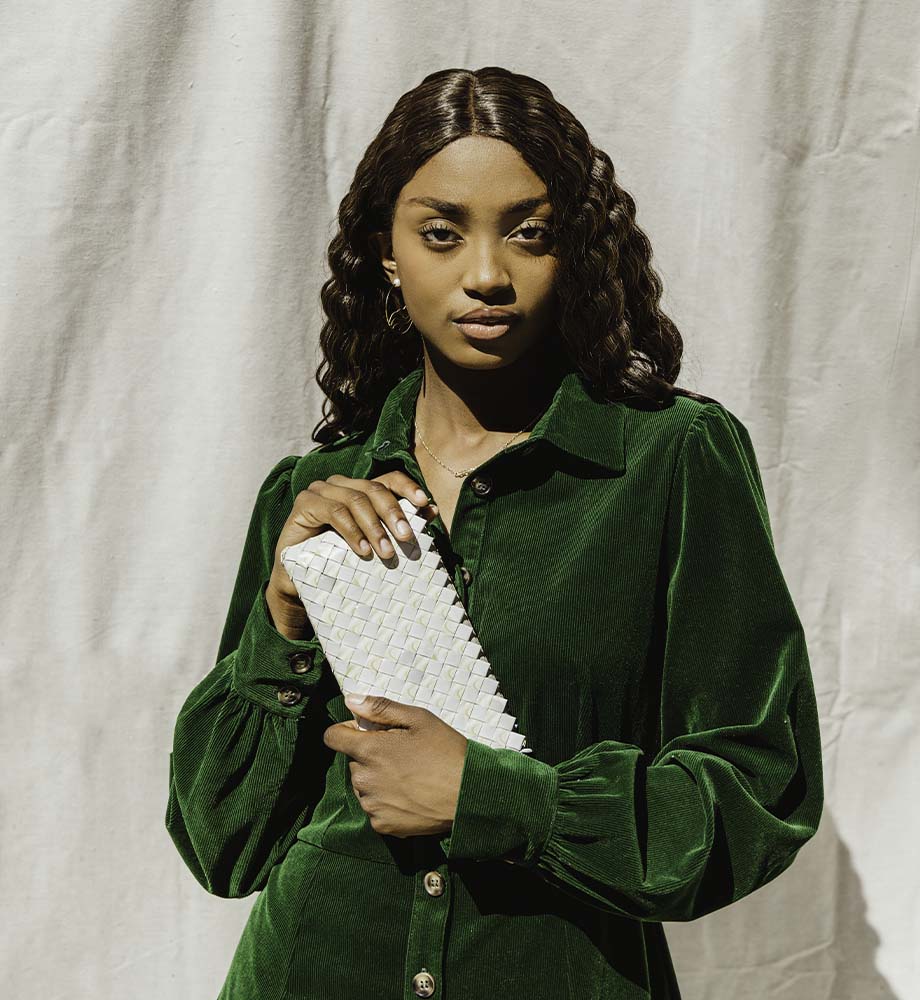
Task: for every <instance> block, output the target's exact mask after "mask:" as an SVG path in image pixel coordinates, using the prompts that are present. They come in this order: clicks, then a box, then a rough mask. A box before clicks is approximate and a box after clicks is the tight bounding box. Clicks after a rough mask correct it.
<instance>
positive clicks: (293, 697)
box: [278, 687, 303, 705]
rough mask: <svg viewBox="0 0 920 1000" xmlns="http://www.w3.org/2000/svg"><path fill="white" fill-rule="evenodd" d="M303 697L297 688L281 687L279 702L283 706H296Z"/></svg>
mask: <svg viewBox="0 0 920 1000" xmlns="http://www.w3.org/2000/svg"><path fill="white" fill-rule="evenodd" d="M301 698H303V695H302V694H301V693H300V691H298V690H297V688H295V687H280V688H278V701H280V702H281V704H282V705H296V704H297V702H299V701H300V699H301Z"/></svg>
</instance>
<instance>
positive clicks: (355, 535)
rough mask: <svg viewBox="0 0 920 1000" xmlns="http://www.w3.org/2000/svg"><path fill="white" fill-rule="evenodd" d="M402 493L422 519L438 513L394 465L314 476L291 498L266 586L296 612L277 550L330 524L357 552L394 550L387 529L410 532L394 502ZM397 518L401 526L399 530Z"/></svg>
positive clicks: (387, 554)
mask: <svg viewBox="0 0 920 1000" xmlns="http://www.w3.org/2000/svg"><path fill="white" fill-rule="evenodd" d="M401 497H405V498H406V499H407V500H409V501H411V502H412V503H413V504H415V505H416V507H418V510H417V511H416V513H417V514H418V515H419V516H420V517H423V518H425V519H426V520H428V519H431V518H433V517H435V516H436V515H437V513H438V507H437V504H435V503H434V501H433V500H432V501H431V502H429V498H428V497H427V496H426V495H425V491H424V490H423V489H422V488H421V487H420V486H419V484H418V483H417V482H416V481H415V480H414V479H411V478H410V477H409V476H407V475H406V473H405V472H400V471H399V470H398V469H393V470H392V471H390V472H384V473H382V474H381V475H379V476H376V477H375V478H374V479H350V478H349V477H348V476H343V475H340V474H339V473H334V474H333V475H331V476H330V477H329V478H328V479H315V480H314V481H313V482H312V483H310V485H309V486H308V487H307V488H306V489H305V490H301V491H300V492H299V493H298V494H297V496H296V497H294V505H293V507H292V509H291V513H290V514H289V515H288V518H287V520H286V521H285V522H284V525H283V527H282V528H281V534H280V535H279V536H278V541H277V543H276V544H275V561H274V566H273V567H272V572H271V577H270V579H269V586H270V587H271V588H272V590H273V591H274V594H275V595H276V596H277V598H278V602H279V603H280V602H281V601H285V602H286V603H287V604H288V605H290V606H291V607H292V608H293V609H294V611H295V617H296V616H299V615H300V610H299V608H300V596H299V594H298V592H297V588H296V587H295V586H294V583H293V581H292V580H291V578H290V576H289V575H288V573H287V570H286V569H285V568H284V566H283V565H282V562H281V550H282V549H284V548H285V547H286V546H288V545H296V544H298V543H299V542H303V541H306V539H308V538H313V536H314V535H319V534H321V533H322V532H324V531H328V530H329V529H330V528H331V529H332V530H334V531H336V532H337V533H338V534H339V535H341V536H342V538H344V539H345V541H346V542H348V544H349V545H350V546H351V547H352V549H354V551H355V552H356V553H357V554H358V555H359V556H361V558H362V559H373V558H374V554H375V553H376V555H378V556H379V557H380V558H381V559H382V560H384V561H385V560H387V559H392V558H393V556H394V555H395V553H396V549H395V546H394V545H393V543H392V542H391V541H390V535H389V534H387V531H388V530H389V532H390V534H392V536H393V537H394V538H396V539H398V540H399V541H401V542H406V543H410V542H413V541H414V539H415V536H414V535H413V534H412V528H411V527H410V526H409V523H408V521H406V519H405V518H406V515H405V513H404V512H403V509H402V507H401V506H400V505H399V500H400V498H401ZM400 521H402V522H403V523H404V524H405V529H404V530H402V531H400V529H399V527H398V524H399V522H400Z"/></svg>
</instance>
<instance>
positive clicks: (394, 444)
mask: <svg viewBox="0 0 920 1000" xmlns="http://www.w3.org/2000/svg"><path fill="white" fill-rule="evenodd" d="M422 374H423V364H419V365H418V367H417V368H414V369H413V370H412V371H411V372H409V373H408V375H405V376H404V377H403V378H402V379H401V380H400V381H399V382H397V383H396V385H395V386H394V387H393V388H392V389H391V390H390V392H389V394H388V395H387V397H386V399H385V400H384V403H383V407H382V409H381V411H380V416H379V418H378V421H377V426H376V428H375V429H374V431H373V433H372V434H371V435H370V437H369V438H368V440H367V442H366V443H365V445H364V448H363V449H362V451H361V457H360V459H359V462H358V466H359V467H358V468H357V469H356V470H355V476H357V477H358V478H361V479H365V478H371V475H370V474H371V472H372V470H373V469H374V467H375V466H374V463H375V462H380V463H382V462H384V461H386V460H387V459H390V458H392V457H393V456H394V455H396V454H397V453H398V452H400V451H403V452H407V451H409V430H410V428H411V426H412V422H413V420H414V418H415V403H416V400H417V399H418V394H419V391H420V389H421V384H422ZM625 429H626V420H625V407H624V406H623V404H622V403H619V402H616V401H614V402H609V401H606V400H600V399H595V398H593V396H592V395H591V394H590V393H589V389H588V386H587V384H586V382H585V379H584V377H583V376H582V374H581V372H580V371H578V370H577V369H571V370H569V371H566V372H565V374H564V375H563V376H562V379H561V380H560V382H559V385H558V386H557V388H556V391H555V393H554V395H553V398H552V400H551V402H550V404H549V406H548V407H547V408H546V410H545V411H544V412H543V413H542V415H541V416H540V419H539V420H538V421H537V422H536V424H534V426H533V427H532V428H531V431H530V436H529V437H528V438H527V439H526V440H527V441H528V442H534V441H541V440H542V441H549V442H551V443H552V444H553V445H555V446H556V447H557V448H561V449H562V450H563V451H566V452H569V453H570V454H573V455H577V456H578V457H579V458H583V459H587V460H588V461H590V462H595V463H597V464H598V465H601V466H604V467H605V468H607V469H610V470H611V471H612V472H622V471H623V470H624V469H625V467H626V466H625V443H624V439H625Z"/></svg>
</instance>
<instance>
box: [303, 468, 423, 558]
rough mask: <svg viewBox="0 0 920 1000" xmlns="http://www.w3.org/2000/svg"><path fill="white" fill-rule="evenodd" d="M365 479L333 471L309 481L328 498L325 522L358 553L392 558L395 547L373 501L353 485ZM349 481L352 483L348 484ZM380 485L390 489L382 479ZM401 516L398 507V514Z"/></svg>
mask: <svg viewBox="0 0 920 1000" xmlns="http://www.w3.org/2000/svg"><path fill="white" fill-rule="evenodd" d="M367 482H368V480H366V479H349V478H348V477H347V476H341V475H338V474H334V475H332V476H330V477H329V478H328V479H325V480H323V479H320V480H317V481H316V482H315V483H311V484H310V487H309V488H310V491H311V492H312V493H318V494H319V495H320V496H321V497H322V498H323V499H324V500H325V501H326V502H327V506H326V511H327V521H328V523H329V524H330V525H331V526H332V527H333V528H335V530H336V531H337V532H338V533H339V534H340V535H341V536H342V537H343V538H344V539H345V541H347V542H348V544H349V545H350V546H351V547H352V548H353V549H354V550H355V552H357V554H358V555H359V556H361V557H362V558H364V559H366V558H368V557H369V556H371V555H372V554H373V553H374V552H376V553H377V555H378V556H380V558H381V559H391V558H392V557H393V554H394V552H395V549H394V548H393V543H392V542H391V541H390V536H389V535H388V534H387V531H386V528H385V527H384V526H383V523H382V522H381V520H380V516H379V514H378V513H377V508H376V506H375V504H374V501H373V500H372V499H371V497H370V496H368V494H367V493H366V492H365V491H364V490H363V489H359V488H356V486H357V484H359V483H367ZM349 483H354V484H355V486H351V485H348V484H349ZM379 485H380V489H382V490H386V492H388V493H389V490H387V489H386V487H385V486H384V485H383V484H382V483H381V484H379ZM391 495H392V494H391ZM402 516H403V514H402V511H401V510H400V512H399V517H402ZM394 530H395V526H394Z"/></svg>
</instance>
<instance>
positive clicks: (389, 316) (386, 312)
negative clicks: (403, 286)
mask: <svg viewBox="0 0 920 1000" xmlns="http://www.w3.org/2000/svg"><path fill="white" fill-rule="evenodd" d="M396 280H397V281H398V280H399V279H398V278H397V279H396ZM392 291H393V286H392V285H389V286H388V287H387V294H386V296H385V297H384V300H383V314H384V316H385V317H386V321H387V326H388V327H389V328H390V329H391V330H392V331H393V332H394V333H397V334H399V336H401V337H404V336H406V335H407V334H408V333H409V332H410V331H411V330H412V328H413V323H412V318H411V317H410V316H409V310H408V309H406V307H405V304H403V305H402V306H400V307H399V308H397V309H396V310H395V311H394V312H393V313H390V312H389V310H388V308H387V304H388V303H389V301H390V293H391V292H392ZM400 312H404V313H405V314H406V318H407V319H408V320H409V325H408V326H407V327H405V328H404V329H402V330H399V329H397V328H396V327H395V326H394V325H393V318H394V317H395V316H396V315H397V314H398V313H400Z"/></svg>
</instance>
